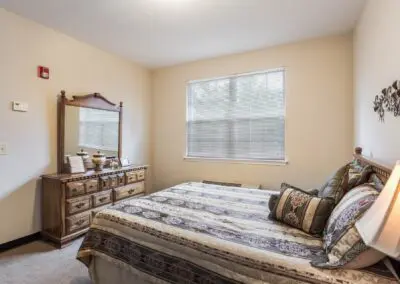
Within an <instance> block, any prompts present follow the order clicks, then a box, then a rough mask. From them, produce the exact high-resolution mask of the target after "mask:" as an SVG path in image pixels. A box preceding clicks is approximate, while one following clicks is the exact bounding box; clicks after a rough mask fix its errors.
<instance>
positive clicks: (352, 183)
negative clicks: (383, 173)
mask: <svg viewBox="0 0 400 284" xmlns="http://www.w3.org/2000/svg"><path fill="white" fill-rule="evenodd" d="M372 172H373V169H372V166H371V165H367V166H365V167H363V166H361V165H360V164H359V162H358V161H357V160H354V162H352V163H350V167H349V182H348V190H351V189H352V188H354V187H356V186H359V185H361V184H364V183H366V182H367V181H368V179H369V177H370V175H371V174H372Z"/></svg>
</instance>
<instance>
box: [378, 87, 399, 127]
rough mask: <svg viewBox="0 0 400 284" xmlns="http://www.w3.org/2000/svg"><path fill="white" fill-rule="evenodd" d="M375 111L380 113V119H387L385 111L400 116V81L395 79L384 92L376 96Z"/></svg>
mask: <svg viewBox="0 0 400 284" xmlns="http://www.w3.org/2000/svg"><path fill="white" fill-rule="evenodd" d="M374 111H375V112H377V113H378V115H379V120H380V121H384V120H385V111H387V112H393V115H394V116H395V117H397V116H400V81H398V80H397V81H395V82H394V83H393V84H392V85H391V86H389V87H387V88H385V89H383V90H382V94H379V95H376V96H375V100H374Z"/></svg>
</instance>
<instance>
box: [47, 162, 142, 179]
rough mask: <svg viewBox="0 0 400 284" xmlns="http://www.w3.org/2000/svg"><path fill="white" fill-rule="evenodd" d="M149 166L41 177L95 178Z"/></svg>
mask: <svg viewBox="0 0 400 284" xmlns="http://www.w3.org/2000/svg"><path fill="white" fill-rule="evenodd" d="M148 167H149V166H148V165H131V166H127V167H121V168H118V169H115V170H113V169H108V168H107V169H103V170H102V171H94V170H89V171H87V172H84V173H79V174H48V175H43V176H42V178H46V179H56V180H61V181H63V180H80V179H87V178H95V177H100V176H105V175H112V174H119V173H124V172H129V171H132V170H142V169H147V168H148Z"/></svg>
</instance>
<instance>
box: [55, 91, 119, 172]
mask: <svg viewBox="0 0 400 284" xmlns="http://www.w3.org/2000/svg"><path fill="white" fill-rule="evenodd" d="M67 105H68V106H76V107H85V108H93V109H102V110H108V111H115V112H118V113H119V122H118V158H119V159H121V150H122V149H121V146H122V102H120V103H119V106H118V105H116V104H114V103H112V102H110V101H109V100H107V99H106V98H105V97H103V96H102V95H101V94H99V93H93V94H89V95H83V96H72V100H68V99H67V97H66V95H65V91H61V94H60V95H59V96H58V112H57V113H58V115H57V125H58V127H57V172H58V173H67V169H66V168H65V164H64V153H65V149H64V137H65V106H67Z"/></svg>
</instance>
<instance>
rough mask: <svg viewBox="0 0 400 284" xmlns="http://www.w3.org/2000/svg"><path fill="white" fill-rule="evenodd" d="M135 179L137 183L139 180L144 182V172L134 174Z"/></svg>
mask: <svg viewBox="0 0 400 284" xmlns="http://www.w3.org/2000/svg"><path fill="white" fill-rule="evenodd" d="M136 177H137V180H138V181H139V180H144V170H141V171H137V172H136Z"/></svg>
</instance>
